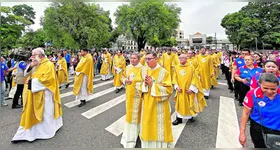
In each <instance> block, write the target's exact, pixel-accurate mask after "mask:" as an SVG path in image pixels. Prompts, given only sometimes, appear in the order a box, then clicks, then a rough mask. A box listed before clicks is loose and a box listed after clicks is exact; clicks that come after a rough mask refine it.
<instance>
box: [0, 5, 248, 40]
mask: <svg viewBox="0 0 280 150" xmlns="http://www.w3.org/2000/svg"><path fill="white" fill-rule="evenodd" d="M24 3H25V4H27V5H31V6H32V7H33V8H34V10H35V12H36V19H35V25H32V26H31V28H33V29H34V30H36V29H39V28H40V17H41V16H43V15H44V10H45V9H46V8H47V7H48V6H49V4H50V2H2V6H13V5H17V4H24ZM124 3H126V2H97V4H99V5H100V6H101V7H102V8H103V9H104V10H106V11H107V10H109V11H110V17H111V19H112V21H113V26H114V27H115V24H114V23H115V17H114V13H115V11H116V9H117V7H118V6H121V5H122V4H124ZM169 3H172V4H176V5H178V6H179V7H181V9H182V11H181V16H180V19H181V21H182V23H181V24H180V29H182V30H184V33H185V37H187V38H188V37H189V35H190V34H194V33H196V32H201V33H204V34H207V36H214V34H215V33H217V38H220V39H221V38H226V35H225V31H224V29H223V28H222V27H221V25H220V24H221V20H222V18H223V17H224V16H225V15H226V14H228V13H233V12H236V11H238V10H240V9H241V8H242V7H243V6H245V5H246V4H247V2H217V1H213V0H211V1H208V0H207V1H205V0H204V1H202V0H200V1H198V0H196V1H188V2H169Z"/></svg>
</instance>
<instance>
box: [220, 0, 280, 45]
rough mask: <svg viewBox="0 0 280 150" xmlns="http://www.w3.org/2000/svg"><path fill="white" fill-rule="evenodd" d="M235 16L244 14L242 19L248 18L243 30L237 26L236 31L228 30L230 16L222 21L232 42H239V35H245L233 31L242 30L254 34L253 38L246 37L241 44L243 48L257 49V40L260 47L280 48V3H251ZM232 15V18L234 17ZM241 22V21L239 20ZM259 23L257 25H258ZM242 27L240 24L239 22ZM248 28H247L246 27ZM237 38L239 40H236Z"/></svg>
mask: <svg viewBox="0 0 280 150" xmlns="http://www.w3.org/2000/svg"><path fill="white" fill-rule="evenodd" d="M233 14H242V15H239V16H242V17H241V18H243V19H244V18H247V20H246V21H245V23H244V24H243V28H244V29H243V30H242V29H241V26H238V25H235V27H233V28H235V29H233V28H231V29H229V28H228V24H227V23H225V22H226V20H227V19H228V18H229V16H228V15H227V16H225V17H224V19H223V20H222V26H223V25H224V26H223V27H224V28H225V29H226V34H227V35H228V37H229V38H231V39H230V41H231V42H232V41H235V42H233V43H236V41H239V38H241V36H239V37H237V35H240V34H243V33H234V32H231V31H234V30H235V31H238V30H241V31H242V32H243V31H245V32H247V33H246V34H247V35H249V34H248V33H250V32H251V33H252V34H251V36H245V37H243V38H244V41H242V42H240V45H241V46H242V47H255V39H257V44H258V45H259V46H261V45H266V46H268V47H274V48H280V44H279V42H278V41H279V40H280V39H279V33H280V21H279V20H280V3H279V2H249V3H248V5H246V6H244V7H242V8H241V10H240V11H238V12H236V13H233ZM233 14H231V16H234V15H233ZM239 21H240V20H239ZM242 21H243V20H242ZM256 23H257V24H256ZM238 24H239V25H241V23H240V22H238ZM246 26H247V27H246ZM236 37H237V38H236Z"/></svg>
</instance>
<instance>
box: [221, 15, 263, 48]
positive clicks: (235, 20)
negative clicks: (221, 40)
mask: <svg viewBox="0 0 280 150" xmlns="http://www.w3.org/2000/svg"><path fill="white" fill-rule="evenodd" d="M259 23H260V20H258V19H256V18H249V17H246V16H245V15H244V13H243V12H235V13H232V14H228V15H226V16H225V17H224V18H223V19H222V23H221V26H222V27H223V28H225V30H226V34H227V35H228V39H229V40H230V41H231V42H232V43H233V44H236V45H237V47H238V49H240V46H241V45H246V44H248V43H252V42H253V41H254V40H255V38H256V37H258V36H259V34H258V32H257V31H258V30H260V28H261V26H260V24H259Z"/></svg>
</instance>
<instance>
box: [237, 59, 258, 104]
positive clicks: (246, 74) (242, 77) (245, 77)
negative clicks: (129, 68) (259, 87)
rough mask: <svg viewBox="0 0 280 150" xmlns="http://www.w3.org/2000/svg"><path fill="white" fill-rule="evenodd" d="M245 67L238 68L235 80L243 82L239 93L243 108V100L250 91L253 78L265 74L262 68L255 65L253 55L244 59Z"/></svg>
mask: <svg viewBox="0 0 280 150" xmlns="http://www.w3.org/2000/svg"><path fill="white" fill-rule="evenodd" d="M244 61H245V65H244V66H243V67H240V68H238V70H237V71H236V73H235V79H236V80H237V81H239V82H241V87H240V91H239V98H238V101H239V104H238V105H239V106H243V104H242V103H243V99H244V97H245V96H246V93H247V92H248V91H249V90H250V82H251V80H252V78H253V77H254V76H255V75H256V74H258V73H261V72H263V69H262V68H259V67H258V66H255V65H254V58H253V57H252V56H251V55H247V56H245V57H244Z"/></svg>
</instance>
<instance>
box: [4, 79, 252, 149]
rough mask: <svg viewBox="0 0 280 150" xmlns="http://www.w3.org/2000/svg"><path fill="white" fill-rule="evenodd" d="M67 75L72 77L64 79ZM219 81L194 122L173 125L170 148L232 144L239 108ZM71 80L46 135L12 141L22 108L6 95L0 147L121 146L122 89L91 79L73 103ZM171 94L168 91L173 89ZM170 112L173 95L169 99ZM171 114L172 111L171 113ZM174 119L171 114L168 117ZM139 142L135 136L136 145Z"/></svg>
mask: <svg viewBox="0 0 280 150" xmlns="http://www.w3.org/2000/svg"><path fill="white" fill-rule="evenodd" d="M70 79H71V80H73V77H71V78H70ZM219 79H220V80H219V81H218V82H219V86H218V87H215V88H214V89H212V90H211V93H210V99H208V100H207V104H208V106H207V107H206V108H205V109H204V112H203V113H201V114H200V115H199V116H198V117H197V118H196V122H194V123H189V122H187V123H184V124H181V125H178V126H175V127H173V137H174V142H173V144H172V146H175V148H216V147H217V148H218V147H219V148H238V147H241V145H240V144H239V142H238V135H239V125H238V120H239V118H240V116H241V113H242V108H243V107H240V106H238V105H237V101H235V100H234V99H233V94H231V93H229V90H227V85H226V82H225V80H224V76H220V77H219ZM72 84H73V82H72V83H71V86H70V87H69V88H68V89H65V86H63V87H62V88H61V90H60V91H61V101H62V103H63V123H64V125H63V127H62V128H61V129H60V130H59V131H58V132H57V134H56V136H55V137H54V138H52V139H49V140H36V141H34V142H31V143H29V142H20V143H17V144H12V143H11V142H10V140H11V139H12V137H13V136H14V134H15V132H16V130H17V128H18V126H19V121H20V114H21V111H22V109H11V104H12V100H7V101H6V102H7V103H8V104H9V106H8V107H4V108H1V109H0V114H1V121H0V126H1V131H0V132H1V140H0V147H2V148H90V147H94V148H122V145H121V144H120V140H121V136H122V129H123V127H124V122H125V119H124V118H125V117H124V115H125V95H124V94H125V90H122V91H121V92H119V93H118V94H115V91H114V88H113V80H112V79H111V80H110V81H100V76H98V75H97V76H96V77H95V80H94V94H93V95H92V96H91V97H90V98H91V99H90V101H88V103H87V104H86V105H85V106H83V107H81V108H79V107H77V106H78V104H79V102H76V101H74V100H75V97H74V95H73V94H72V88H73V85H72ZM173 95H174V94H173ZM170 102H171V106H172V114H173V113H174V101H173V96H172V98H171V100H170ZM172 117H173V118H174V114H173V116H172ZM173 120H174V119H172V121H173ZM248 128H249V126H248V127H247V138H248V144H247V147H249V148H253V145H252V142H251V139H250V136H249V130H248ZM137 146H138V147H140V141H139V143H138V144H137Z"/></svg>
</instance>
